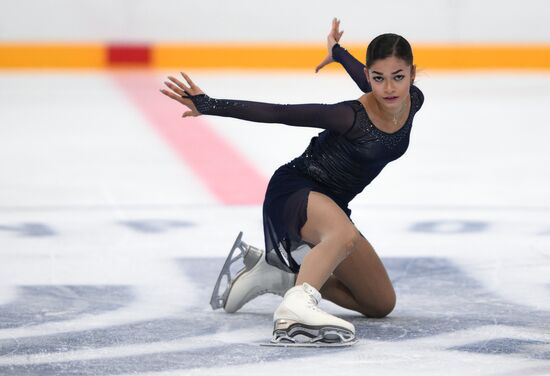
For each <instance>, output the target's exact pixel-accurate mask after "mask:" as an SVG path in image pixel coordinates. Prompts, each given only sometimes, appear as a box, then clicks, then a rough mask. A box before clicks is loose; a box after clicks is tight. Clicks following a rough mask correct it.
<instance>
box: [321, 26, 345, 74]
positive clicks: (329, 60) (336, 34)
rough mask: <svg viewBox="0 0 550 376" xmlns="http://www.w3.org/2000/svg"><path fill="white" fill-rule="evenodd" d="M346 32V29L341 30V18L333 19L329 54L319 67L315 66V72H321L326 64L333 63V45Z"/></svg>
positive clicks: (328, 45)
mask: <svg viewBox="0 0 550 376" xmlns="http://www.w3.org/2000/svg"><path fill="white" fill-rule="evenodd" d="M342 34H344V31H340V20H339V19H337V18H336V17H335V18H333V19H332V27H331V28H330V32H329V33H328V36H327V50H328V51H327V56H325V58H324V59H323V61H321V63H320V64H319V65H317V68H315V73H317V72H319V71H320V70H321V69H323V67H324V66H325V65H328V64H330V63H332V62H333V61H334V60H333V59H332V47H334V45H335V44H336V43H338V42H339V41H340V38H341V37H342Z"/></svg>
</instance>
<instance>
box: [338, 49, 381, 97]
mask: <svg viewBox="0 0 550 376" xmlns="http://www.w3.org/2000/svg"><path fill="white" fill-rule="evenodd" d="M332 58H333V59H334V61H336V62H338V63H340V64H342V66H343V67H344V69H345V70H346V72H348V74H349V75H350V77H351V78H352V79H353V81H355V83H356V84H357V86H359V89H361V90H362V91H363V92H364V93H368V92H369V91H372V88H371V86H370V85H369V82H368V81H367V77H365V71H364V68H365V66H364V65H363V63H361V62H360V61H359V60H357V59H356V58H355V57H353V55H352V54H350V53H349V52H348V51H347V50H346V49H345V48H343V47H342V46H340V45H339V44H338V43H336V44H335V45H334V46H333V47H332Z"/></svg>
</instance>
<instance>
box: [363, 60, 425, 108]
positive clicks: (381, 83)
mask: <svg viewBox="0 0 550 376" xmlns="http://www.w3.org/2000/svg"><path fill="white" fill-rule="evenodd" d="M415 73H416V69H415V66H414V65H408V64H407V62H406V61H405V60H403V59H400V58H398V57H395V56H390V57H387V58H385V59H380V60H376V61H375V62H374V63H373V64H372V65H371V67H370V68H369V69H367V68H365V75H366V76H367V80H368V82H369V83H370V85H371V87H372V93H373V94H374V96H375V97H376V99H377V101H378V102H379V103H380V104H381V105H382V106H384V107H385V108H387V109H388V110H390V111H392V112H393V111H396V110H398V109H400V108H402V105H403V103H404V101H405V100H406V99H407V98H408V95H409V90H410V87H411V85H412V83H413V81H414V77H415Z"/></svg>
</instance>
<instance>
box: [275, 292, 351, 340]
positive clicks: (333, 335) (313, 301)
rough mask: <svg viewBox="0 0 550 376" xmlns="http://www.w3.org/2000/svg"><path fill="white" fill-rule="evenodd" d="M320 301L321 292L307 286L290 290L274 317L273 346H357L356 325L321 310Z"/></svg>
mask: <svg viewBox="0 0 550 376" xmlns="http://www.w3.org/2000/svg"><path fill="white" fill-rule="evenodd" d="M320 301H321V294H320V293H319V291H317V290H316V289H315V288H314V287H312V286H310V285H308V284H307V283H304V284H303V285H300V286H295V287H293V288H291V289H290V290H288V291H287V292H286V294H285V297H284V300H283V302H282V303H281V305H279V307H278V308H277V310H276V311H275V314H274V315H273V322H274V328H273V338H272V339H271V342H270V345H272V346H303V347H327V346H328V347H332V346H351V345H353V344H354V343H356V342H357V339H356V338H355V327H354V326H353V324H352V323H350V322H347V321H345V320H342V319H340V318H338V317H336V316H333V315H330V314H328V313H326V312H324V311H322V310H321V309H319V307H318V305H319V302H320Z"/></svg>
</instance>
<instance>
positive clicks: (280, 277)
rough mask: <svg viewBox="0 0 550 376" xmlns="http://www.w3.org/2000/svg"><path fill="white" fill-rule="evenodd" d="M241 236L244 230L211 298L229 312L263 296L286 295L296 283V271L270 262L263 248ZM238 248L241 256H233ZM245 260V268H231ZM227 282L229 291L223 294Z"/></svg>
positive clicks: (226, 288) (233, 248) (215, 303)
mask: <svg viewBox="0 0 550 376" xmlns="http://www.w3.org/2000/svg"><path fill="white" fill-rule="evenodd" d="M241 239H242V232H241V233H240V234H239V236H237V240H236V241H235V243H234V244H233V247H232V248H231V251H230V252H229V256H228V257H227V260H226V261H225V264H224V266H223V268H222V271H221V272H220V275H219V277H218V280H217V282H216V286H215V287H214V291H213V292H212V298H211V300H210V305H211V306H212V308H213V309H217V308H223V309H224V310H225V312H227V313H234V312H237V311H238V310H239V309H241V308H242V306H243V305H245V304H246V303H248V302H249V301H251V300H252V299H254V298H256V297H258V296H260V295H263V294H266V293H271V294H276V295H280V296H283V295H284V294H285V292H286V291H287V290H288V289H290V288H291V287H292V286H294V282H295V281H296V275H295V274H292V273H287V272H284V271H282V270H280V269H278V268H276V267H274V266H271V265H269V264H268V263H267V262H266V260H265V252H264V251H263V250H261V249H258V248H256V247H253V246H250V245H248V244H246V243H245V242H243V241H242V240H241ZM237 250H239V251H240V252H239V255H237V256H236V257H233V254H234V253H235V251H237ZM241 259H242V263H243V264H244V267H243V268H241V269H240V270H238V271H237V272H236V273H232V271H231V267H232V266H233V265H234V264H240V260H241ZM224 282H225V285H226V286H225V290H224V292H223V293H220V290H221V288H222V283H224Z"/></svg>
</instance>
